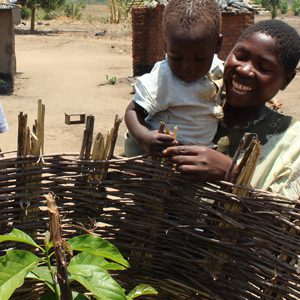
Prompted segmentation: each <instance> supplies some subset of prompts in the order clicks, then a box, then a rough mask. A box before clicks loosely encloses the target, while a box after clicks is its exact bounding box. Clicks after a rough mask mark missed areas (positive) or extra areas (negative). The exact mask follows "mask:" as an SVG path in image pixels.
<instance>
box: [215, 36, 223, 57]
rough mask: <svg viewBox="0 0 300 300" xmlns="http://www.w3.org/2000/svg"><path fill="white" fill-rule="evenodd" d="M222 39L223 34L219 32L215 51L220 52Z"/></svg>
mask: <svg viewBox="0 0 300 300" xmlns="http://www.w3.org/2000/svg"><path fill="white" fill-rule="evenodd" d="M222 41H223V34H219V36H218V41H217V46H216V51H215V53H219V52H220V50H221V46H222Z"/></svg>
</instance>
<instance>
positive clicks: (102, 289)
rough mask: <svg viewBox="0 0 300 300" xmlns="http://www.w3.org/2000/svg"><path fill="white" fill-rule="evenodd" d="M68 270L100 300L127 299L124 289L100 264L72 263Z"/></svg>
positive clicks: (72, 276)
mask: <svg viewBox="0 0 300 300" xmlns="http://www.w3.org/2000/svg"><path fill="white" fill-rule="evenodd" d="M68 271H69V273H70V275H71V278H72V279H74V280H76V281H78V282H79V283H80V284H82V285H83V286H84V287H85V288H86V289H87V290H88V291H90V292H91V293H93V296H94V297H95V298H96V299H98V300H108V299H109V300H126V296H125V294H124V291H123V289H122V288H121V287H120V286H119V284H118V283H117V282H116V281H115V280H114V279H113V278H112V277H111V276H110V274H109V273H108V272H107V271H105V270H103V269H102V268H100V267H98V266H92V265H83V264H74V263H73V264H70V265H69V266H68Z"/></svg>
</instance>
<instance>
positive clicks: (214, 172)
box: [163, 145, 232, 181]
mask: <svg viewBox="0 0 300 300" xmlns="http://www.w3.org/2000/svg"><path fill="white" fill-rule="evenodd" d="M163 154H164V155H165V156H169V157H170V160H171V162H173V163H174V164H176V168H177V170H178V171H179V172H181V173H183V174H186V175H189V176H190V177H191V179H193V180H196V181H199V180H205V181H216V180H223V179H224V178H225V175H226V173H227V171H228V169H229V168H230V166H231V164H232V159H231V158H230V157H229V156H226V155H224V154H223V153H220V152H217V151H216V150H213V149H211V148H208V147H205V146H187V145H186V146H175V147H169V148H167V149H165V150H164V151H163Z"/></svg>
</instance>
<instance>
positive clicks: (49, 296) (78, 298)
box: [40, 291, 90, 300]
mask: <svg viewBox="0 0 300 300" xmlns="http://www.w3.org/2000/svg"><path fill="white" fill-rule="evenodd" d="M72 298H73V300H89V299H90V298H89V297H87V296H85V295H83V294H80V293H78V292H75V291H72ZM53 299H57V297H56V295H55V294H54V293H53V292H52V291H47V292H46V293H44V294H43V296H42V297H41V299H40V300H53Z"/></svg>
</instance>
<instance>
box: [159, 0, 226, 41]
mask: <svg viewBox="0 0 300 300" xmlns="http://www.w3.org/2000/svg"><path fill="white" fill-rule="evenodd" d="M174 25H176V26H177V25H179V26H181V27H182V29H183V30H184V31H185V32H186V33H187V34H190V33H192V32H197V28H199V26H204V25H205V26H208V30H209V31H210V32H211V33H212V34H215V35H216V36H219V33H220V27H221V11H220V8H219V5H218V3H217V2H216V1H215V0H170V1H169V2H168V4H167V6H166V7H165V11H164V16H163V28H164V33H165V34H166V33H168V32H170V30H172V27H173V26H174Z"/></svg>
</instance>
